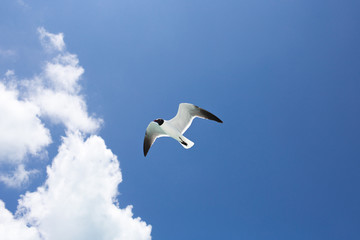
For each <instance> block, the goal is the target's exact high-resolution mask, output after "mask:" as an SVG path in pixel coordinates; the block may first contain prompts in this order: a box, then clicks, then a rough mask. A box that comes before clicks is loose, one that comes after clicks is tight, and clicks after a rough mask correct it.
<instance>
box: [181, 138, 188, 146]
mask: <svg viewBox="0 0 360 240" xmlns="http://www.w3.org/2000/svg"><path fill="white" fill-rule="evenodd" d="M179 139H180V143H181V144H183V145H185V146H187V145H188V144H187V143H186V142H185V141H184V140H182V139H181V137H179Z"/></svg>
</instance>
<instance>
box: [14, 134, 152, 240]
mask: <svg viewBox="0 0 360 240" xmlns="http://www.w3.org/2000/svg"><path fill="white" fill-rule="evenodd" d="M47 173H48V179H47V180H46V183H45V185H44V186H42V187H39V188H38V190H37V191H36V192H32V193H26V194H25V196H23V197H22V199H21V200H20V204H19V210H18V213H21V214H22V216H23V218H24V219H26V220H27V222H28V223H31V224H32V225H33V226H36V228H37V229H38V230H39V232H40V233H41V235H42V236H44V238H45V239H52V240H56V239H104V240H106V239H109V240H110V239H134V240H136V239H150V231H151V226H147V225H146V224H145V223H144V222H142V221H141V220H140V218H133V217H132V215H133V214H132V211H131V208H132V207H131V206H128V207H127V208H125V209H120V208H119V207H118V206H117V205H116V204H115V203H116V201H115V199H116V196H117V186H118V184H119V183H120V182H121V172H120V170H119V162H118V160H117V158H116V156H115V155H114V154H113V153H112V152H111V150H109V149H107V148H106V145H105V142H104V140H103V139H102V138H100V137H98V136H91V137H89V138H88V139H86V140H83V137H82V136H81V134H79V133H76V134H71V135H69V136H67V137H65V138H64V139H63V144H62V145H61V146H60V148H59V153H58V155H57V156H56V157H55V159H54V161H53V164H52V166H51V167H48V169H47Z"/></svg>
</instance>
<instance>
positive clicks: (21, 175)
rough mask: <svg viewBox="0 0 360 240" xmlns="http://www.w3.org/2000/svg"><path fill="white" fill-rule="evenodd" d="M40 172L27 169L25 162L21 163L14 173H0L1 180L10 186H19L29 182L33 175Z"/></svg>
mask: <svg viewBox="0 0 360 240" xmlns="http://www.w3.org/2000/svg"><path fill="white" fill-rule="evenodd" d="M36 173H38V170H35V169H33V170H29V171H27V170H26V169H25V166H24V164H20V165H19V166H18V167H17V169H16V170H15V171H14V172H12V173H7V174H4V173H2V174H1V175H0V181H1V182H3V183H5V184H6V185H7V186H9V187H14V188H19V187H21V186H24V185H26V184H27V183H28V182H29V179H30V177H31V175H34V174H36Z"/></svg>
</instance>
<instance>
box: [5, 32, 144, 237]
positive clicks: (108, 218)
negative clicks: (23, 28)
mask: <svg viewBox="0 0 360 240" xmlns="http://www.w3.org/2000/svg"><path fill="white" fill-rule="evenodd" d="M39 33H40V40H41V41H42V43H43V46H44V48H45V49H48V50H49V49H50V50H51V51H53V53H55V55H56V56H55V57H53V58H52V59H50V60H49V61H47V62H46V63H45V66H44V68H43V71H42V72H41V73H40V74H38V75H36V76H34V77H32V78H30V79H27V80H21V81H18V80H16V78H15V76H14V75H15V73H14V71H8V72H7V74H5V75H6V79H8V80H9V79H10V80H11V81H10V80H9V81H5V80H6V79H5V80H4V81H3V83H0V98H1V97H2V98H4V99H0V115H2V116H3V114H7V116H8V119H7V122H1V120H0V130H1V128H2V129H7V131H8V134H7V135H4V136H2V135H0V136H2V137H3V142H10V143H11V142H13V145H10V146H7V147H6V148H4V151H5V150H6V149H12V150H11V151H9V150H7V151H8V152H6V151H5V153H4V155H3V156H2V157H3V158H4V159H8V160H7V161H12V162H13V163H17V164H18V165H17V166H18V167H17V169H16V170H15V172H14V174H13V175H9V176H6V177H3V178H2V180H3V182H8V183H9V182H11V181H14V182H19V184H20V183H21V182H26V181H27V180H28V177H29V174H31V172H29V171H26V170H25V166H24V165H23V161H22V159H23V158H24V156H26V154H28V153H29V154H37V153H38V152H40V151H41V150H44V149H45V147H46V146H47V145H48V144H49V143H50V141H51V139H50V130H51V129H47V128H45V126H44V124H43V123H42V121H41V120H42V119H43V118H44V117H46V118H47V119H49V120H50V121H52V122H53V123H59V124H62V125H63V126H64V127H65V130H66V131H65V132H66V134H65V136H63V138H62V140H63V141H62V144H61V146H59V149H58V154H57V156H56V157H55V158H54V160H53V162H52V164H51V165H50V166H48V167H47V179H46V181H45V183H44V184H43V185H42V186H40V187H38V188H37V190H36V191H34V192H27V193H26V194H25V195H23V196H21V198H20V200H19V205H18V210H17V212H16V214H15V216H14V215H12V214H11V212H9V211H7V210H6V208H5V206H4V204H3V202H1V200H0V236H2V238H4V239H42V240H44V239H45V240H48V239H49V240H56V239H104V240H107V239H109V240H110V239H125V240H148V239H151V235H150V234H151V226H150V225H147V224H146V223H145V222H144V221H142V220H141V219H140V218H134V217H133V214H132V206H127V207H126V208H124V209H121V208H120V207H119V204H118V202H117V200H116V199H117V196H118V191H117V186H118V184H119V183H120V182H121V181H122V177H121V171H120V168H119V161H118V159H117V157H116V156H115V155H114V154H113V153H112V151H111V150H110V149H108V148H107V147H106V144H105V141H104V140H103V139H102V138H101V137H99V136H96V135H91V134H94V133H96V132H97V131H98V130H99V128H100V126H101V122H102V120H101V119H99V118H96V117H93V116H90V115H89V113H88V111H87V105H86V102H85V99H84V97H83V95H82V94H81V85H80V84H79V80H80V79H81V76H82V74H83V72H84V69H83V68H82V67H81V66H79V60H78V58H77V56H76V55H74V54H70V53H68V52H67V51H66V50H65V49H66V47H65V43H64V41H63V34H62V33H60V34H52V33H49V32H47V31H46V30H45V29H44V28H39ZM6 82H7V83H6ZM10 82H13V84H9V83H10ZM14 82H15V83H14ZM20 89H21V90H20ZM2 102H3V103H5V102H6V104H2V105H1V103H2ZM9 103H10V105H8V104H9ZM13 119H15V120H16V121H15V122H13V121H12V120H13ZM6 124H7V125H6ZM11 124H13V126H11ZM8 125H9V126H11V127H9V126H8ZM23 128H25V129H23ZM29 129H30V130H29ZM34 129H36V130H34ZM31 130H34V132H32V131H31ZM26 131H28V132H26ZM24 132H25V133H26V134H24ZM36 134H38V135H39V136H37V137H34V135H36ZM89 134H90V136H89ZM23 135H25V136H27V137H25V136H23ZM28 136H30V137H28ZM12 137H13V139H14V141H10V140H11V139H12ZM19 139H20V140H22V141H19V142H18V143H16V141H15V140H19ZM28 139H31V140H32V141H30V140H28ZM0 141H1V137H0ZM0 143H1V142H0ZM0 147H1V144H0ZM11 147H12V148H11ZM1 152H2V151H1V149H0V154H1ZM0 158H1V156H0Z"/></svg>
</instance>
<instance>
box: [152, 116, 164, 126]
mask: <svg viewBox="0 0 360 240" xmlns="http://www.w3.org/2000/svg"><path fill="white" fill-rule="evenodd" d="M154 122H156V123H157V124H159V126H161V125H162V124H163V123H164V119H162V118H158V119H155V120H154Z"/></svg>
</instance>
